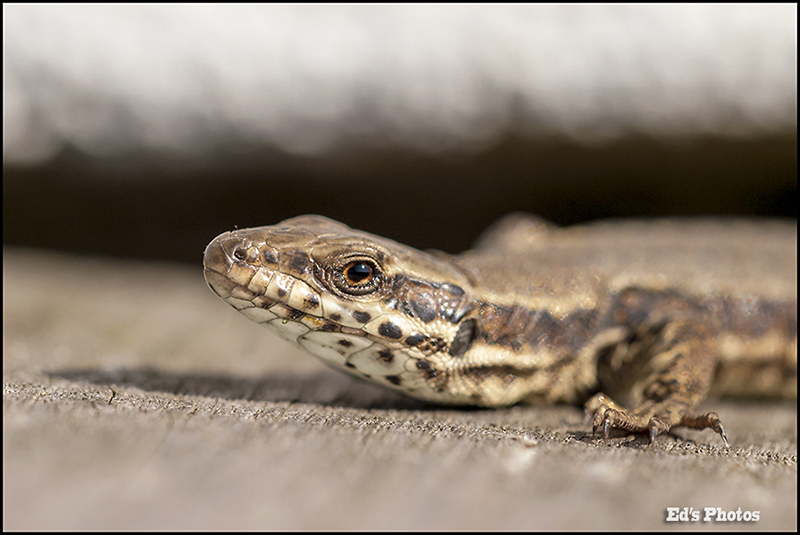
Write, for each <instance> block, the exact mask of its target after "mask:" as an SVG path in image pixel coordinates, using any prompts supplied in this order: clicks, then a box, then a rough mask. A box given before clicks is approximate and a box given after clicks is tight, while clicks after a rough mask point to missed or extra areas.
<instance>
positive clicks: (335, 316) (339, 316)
mask: <svg viewBox="0 0 800 535" xmlns="http://www.w3.org/2000/svg"><path fill="white" fill-rule="evenodd" d="M330 318H331V319H332V320H333V321H337V322H338V321H342V316H341V315H340V314H337V313H336V312H334V313H333V314H331V315H330Z"/></svg>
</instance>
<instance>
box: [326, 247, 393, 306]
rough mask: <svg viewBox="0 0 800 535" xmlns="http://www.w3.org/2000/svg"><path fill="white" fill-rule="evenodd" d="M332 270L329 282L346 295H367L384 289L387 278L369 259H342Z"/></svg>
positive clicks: (329, 274)
mask: <svg viewBox="0 0 800 535" xmlns="http://www.w3.org/2000/svg"><path fill="white" fill-rule="evenodd" d="M337 264H338V265H337ZM331 268H332V269H330V270H329V271H328V280H329V281H330V282H331V283H332V285H333V286H334V287H335V288H336V290H338V291H340V292H342V293H344V294H348V295H354V296H361V295H367V294H370V293H374V292H376V291H378V290H380V289H381V288H383V286H384V283H385V282H386V276H385V275H384V274H383V272H382V271H381V269H380V268H379V267H378V265H377V264H376V263H375V262H374V261H373V260H371V259H368V258H363V257H356V258H353V257H350V258H347V259H342V260H340V261H339V262H336V263H334V264H333V265H332V266H331Z"/></svg>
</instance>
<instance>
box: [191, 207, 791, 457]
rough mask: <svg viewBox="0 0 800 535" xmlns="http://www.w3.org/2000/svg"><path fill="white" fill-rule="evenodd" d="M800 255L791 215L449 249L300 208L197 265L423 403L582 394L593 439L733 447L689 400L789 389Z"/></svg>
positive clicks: (512, 220)
mask: <svg viewBox="0 0 800 535" xmlns="http://www.w3.org/2000/svg"><path fill="white" fill-rule="evenodd" d="M796 251H797V228H796V225H794V224H788V223H780V222H758V223H756V222H747V221H739V220H729V221H725V220H716V221H715V220H694V221H682V220H657V221H652V222H644V221H636V222H601V223H595V224H591V225H584V226H576V227H569V228H557V227H554V226H552V225H550V224H548V223H546V222H544V221H542V220H540V219H538V218H535V217H533V216H525V215H521V214H513V215H511V216H508V217H507V218H505V219H504V220H501V221H500V222H499V223H497V224H495V225H494V226H493V227H491V228H490V229H489V230H488V231H487V232H486V233H485V234H484V235H483V236H482V238H481V239H480V240H479V241H478V243H477V244H476V246H475V248H474V249H472V250H470V251H467V252H465V253H463V254H461V255H458V256H449V255H446V254H444V253H436V252H422V251H418V250H416V249H412V248H410V247H407V246H404V245H401V244H399V243H396V242H394V241H391V240H388V239H385V238H381V237H378V236H374V235H371V234H367V233H365V232H361V231H357V230H353V229H350V228H349V227H346V226H345V225H342V224H340V223H337V222H335V221H332V220H330V219H326V218H323V217H320V216H302V217H298V218H294V219H290V220H287V221H284V222H283V223H280V224H278V225H275V226H269V227H259V228H254V229H245V230H237V231H234V232H229V233H224V234H222V235H220V236H218V237H217V238H216V239H215V240H214V241H212V242H211V243H210V244H209V246H208V247H207V249H206V251H205V256H204V266H205V269H204V273H205V276H206V280H207V282H208V284H209V286H210V287H211V289H212V290H213V291H214V292H215V293H217V294H218V295H219V296H220V297H221V298H222V299H223V300H225V301H226V302H228V303H229V304H230V305H232V306H234V307H235V308H236V309H237V310H239V311H240V312H241V313H242V314H244V315H246V316H248V317H249V318H250V319H253V320H254V321H256V322H258V323H261V324H263V325H265V326H267V327H269V328H271V329H273V330H274V331H275V332H277V333H278V334H279V335H281V336H283V337H284V338H287V339H289V340H291V341H294V342H296V343H298V344H299V345H301V346H302V347H304V348H305V349H307V350H308V351H309V352H311V353H313V354H315V355H317V356H319V357H321V358H322V359H323V360H324V361H326V362H327V363H328V364H330V365H332V366H334V367H336V368H339V369H341V370H344V371H346V372H348V373H351V374H354V375H357V376H360V377H363V378H366V379H369V380H371V381H374V382H377V383H379V384H382V385H385V386H388V387H391V388H394V389H397V390H400V391H402V392H404V393H406V394H409V395H412V396H414V397H417V398H421V399H425V400H430V401H434V402H440V403H448V404H472V405H479V406H488V407H495V406H503V405H510V404H514V403H517V402H520V401H523V402H544V403H555V402H569V403H580V402H585V403H586V407H587V409H588V410H589V411H591V412H592V413H593V415H594V419H593V429H594V430H595V431H598V430H602V431H603V433H604V435H605V436H608V433H609V431H610V430H611V429H622V430H624V431H628V432H646V433H649V435H650V437H651V440H654V439H655V437H656V436H657V435H658V434H661V433H664V432H667V431H669V429H671V428H673V427H678V426H687V427H693V428H697V429H703V428H712V429H714V430H715V431H717V432H718V433H719V434H720V436H721V437H722V438H723V440H724V441H725V442H726V444H727V439H726V437H725V433H724V430H723V427H722V424H721V423H720V421H719V418H718V417H717V415H716V414H714V413H708V414H702V415H698V414H695V413H694V412H693V411H694V408H695V407H696V406H697V404H698V403H700V401H702V400H703V399H704V398H705V397H706V395H707V394H708V392H709V391H710V390H711V389H712V388H713V389H714V391H715V392H716V393H719V394H725V395H739V396H741V395H744V396H758V397H788V398H792V397H795V398H796V395H797V342H796V340H797V300H796V295H797V275H796V273H797V261H796V258H797V257H796ZM712 381H713V382H714V386H713V387H712ZM587 400H588V401H587Z"/></svg>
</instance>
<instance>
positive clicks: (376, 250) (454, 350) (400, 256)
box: [203, 216, 475, 401]
mask: <svg viewBox="0 0 800 535" xmlns="http://www.w3.org/2000/svg"><path fill="white" fill-rule="evenodd" d="M203 264H204V274H205V279H206V282H207V283H208V285H209V287H210V288H211V289H212V290H213V291H214V292H215V293H216V294H217V295H218V296H219V297H220V298H222V299H223V300H224V301H225V302H227V303H228V304H229V305H231V306H232V307H234V308H235V309H236V310H238V311H239V312H240V313H242V314H243V315H245V316H247V317H248V318H250V319H251V320H253V321H255V322H257V323H260V324H262V325H264V326H266V327H268V328H269V329H271V330H273V331H274V332H276V333H277V334H278V335H280V336H281V337H283V338H285V339H288V340H290V341H291V342H295V343H297V344H299V345H300V346H302V347H303V348H304V349H306V350H307V351H309V352H310V353H312V354H314V355H316V356H318V357H320V358H322V359H323V360H324V361H325V362H327V363H328V364H330V365H332V366H334V367H336V368H339V369H342V370H344V371H347V372H349V373H352V374H354V375H357V376H362V377H365V378H367V379H370V380H373V381H376V382H379V383H381V384H383V385H386V386H390V387H394V388H397V389H400V390H402V391H403V392H405V393H408V394H411V395H414V396H416V397H421V398H424V399H434V400H439V401H447V398H445V397H444V396H440V395H438V394H437V393H436V390H437V387H436V379H437V378H436V373H437V372H436V368H437V366H436V360H437V359H453V358H457V357H459V356H460V355H461V354H463V353H464V352H465V351H466V350H467V349H468V347H469V346H470V344H471V343H472V340H473V339H474V336H475V332H474V331H475V322H474V320H472V319H470V316H469V314H470V312H472V311H473V310H474V305H473V302H472V299H471V298H470V294H471V291H470V290H471V283H470V280H469V276H468V275H467V274H466V273H464V272H463V271H462V270H460V269H459V268H458V266H456V265H455V264H454V263H452V262H449V261H448V260H447V259H446V258H444V257H443V256H438V255H435V254H431V253H425V252H422V251H418V250H416V249H413V248H410V247H407V246H404V245H401V244H399V243H396V242H394V241H392V240H388V239H385V238H381V237H378V236H374V235H371V234H368V233H365V232H361V231H358V230H354V229H351V228H349V227H347V226H345V225H343V224H341V223H337V222H335V221H332V220H330V219H327V218H324V217H321V216H302V217H297V218H293V219H289V220H286V221H283V222H282V223H279V224H277V225H274V226H266V227H258V228H252V229H244V230H236V231H233V232H225V233H223V234H221V235H220V236H217V237H216V238H215V239H214V240H213V241H212V242H211V243H210V244H209V245H208V247H207V248H206V250H205V254H204V258H203ZM439 379H440V382H441V380H443V379H444V378H441V377H440V378H439Z"/></svg>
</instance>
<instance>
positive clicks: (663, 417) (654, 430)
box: [586, 394, 730, 448]
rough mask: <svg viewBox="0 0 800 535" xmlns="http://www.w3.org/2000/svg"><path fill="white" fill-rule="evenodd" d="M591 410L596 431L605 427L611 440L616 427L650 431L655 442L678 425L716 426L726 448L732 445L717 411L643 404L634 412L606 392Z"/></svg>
mask: <svg viewBox="0 0 800 535" xmlns="http://www.w3.org/2000/svg"><path fill="white" fill-rule="evenodd" d="M586 410H587V412H589V413H591V414H592V434H593V435H597V432H598V431H599V430H600V429H602V431H603V438H604V439H608V436H609V433H610V431H611V430H612V429H620V430H623V431H627V432H628V433H647V434H648V435H649V436H650V443H651V444H652V443H653V442H655V440H656V437H658V435H662V434H664V433H667V432H669V430H670V429H672V428H675V427H689V428H692V429H698V430H700V429H713V430H714V431H716V432H717V434H719V436H720V438H722V441H723V442H724V443H725V447H726V448H728V447H730V445H729V443H728V437H727V436H726V435H725V429H724V428H723V427H722V423H721V422H720V420H719V416H717V414H716V413H714V412H709V413H706V414H703V415H686V414H684V415H678V414H676V411H669V410H666V411H664V410H658V407H657V406H650V407H641V408H639V409H638V410H635V411H631V410H628V409H625V408H623V407H621V406H620V405H618V404H617V403H615V402H614V401H612V400H611V399H609V398H608V397H607V396H605V395H604V394H597V395H596V396H594V397H593V398H592V399H590V400H589V401H588V402H587V403H586Z"/></svg>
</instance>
